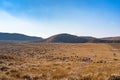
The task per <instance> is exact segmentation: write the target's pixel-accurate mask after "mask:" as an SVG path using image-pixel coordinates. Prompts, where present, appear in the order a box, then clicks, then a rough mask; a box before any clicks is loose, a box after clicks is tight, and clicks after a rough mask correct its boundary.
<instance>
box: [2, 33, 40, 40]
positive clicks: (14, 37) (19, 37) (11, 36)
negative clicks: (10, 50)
mask: <svg viewBox="0 0 120 80" xmlns="http://www.w3.org/2000/svg"><path fill="white" fill-rule="evenodd" d="M0 40H13V41H38V40H42V38H41V37H33V36H27V35H24V34H18V33H1V32H0Z"/></svg>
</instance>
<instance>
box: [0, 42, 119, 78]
mask: <svg viewBox="0 0 120 80" xmlns="http://www.w3.org/2000/svg"><path fill="white" fill-rule="evenodd" d="M113 77H114V78H115V77H116V79H112V78H113ZM117 78H118V79H117ZM0 80H120V44H119V43H115V44H114V43H111V44H107V43H106V44H104V43H81V44H66V43H11V44H10V43H0Z"/></svg>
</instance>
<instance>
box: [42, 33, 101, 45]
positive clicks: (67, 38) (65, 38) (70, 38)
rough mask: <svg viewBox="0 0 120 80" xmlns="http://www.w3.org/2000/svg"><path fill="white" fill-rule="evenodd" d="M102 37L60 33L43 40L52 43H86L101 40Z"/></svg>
mask: <svg viewBox="0 0 120 80" xmlns="http://www.w3.org/2000/svg"><path fill="white" fill-rule="evenodd" d="M100 41H101V39H97V38H94V37H88V36H83V37H78V36H75V35H71V34H66V33H65V34H58V35H54V36H51V37H49V38H47V39H45V40H43V42H48V43H49V42H52V43H54V42H55V43H86V42H100Z"/></svg>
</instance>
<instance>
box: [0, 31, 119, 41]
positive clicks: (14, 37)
mask: <svg viewBox="0 0 120 80" xmlns="http://www.w3.org/2000/svg"><path fill="white" fill-rule="evenodd" d="M0 41H35V42H36V41H37V42H44V43H88V42H91V43H120V37H106V38H95V37H90V36H76V35H71V34H67V33H63V34H57V35H53V36H51V37H49V38H46V39H43V38H41V37H34V36H27V35H24V34H18V33H1V32H0Z"/></svg>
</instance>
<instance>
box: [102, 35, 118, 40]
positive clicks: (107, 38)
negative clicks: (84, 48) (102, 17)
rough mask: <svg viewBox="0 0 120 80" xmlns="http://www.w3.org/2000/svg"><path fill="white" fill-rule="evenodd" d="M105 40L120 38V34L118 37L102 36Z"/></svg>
mask: <svg viewBox="0 0 120 80" xmlns="http://www.w3.org/2000/svg"><path fill="white" fill-rule="evenodd" d="M102 39H104V40H120V36H117V37H106V38H102Z"/></svg>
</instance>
